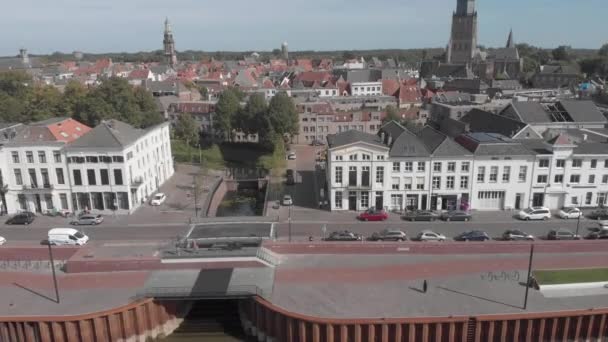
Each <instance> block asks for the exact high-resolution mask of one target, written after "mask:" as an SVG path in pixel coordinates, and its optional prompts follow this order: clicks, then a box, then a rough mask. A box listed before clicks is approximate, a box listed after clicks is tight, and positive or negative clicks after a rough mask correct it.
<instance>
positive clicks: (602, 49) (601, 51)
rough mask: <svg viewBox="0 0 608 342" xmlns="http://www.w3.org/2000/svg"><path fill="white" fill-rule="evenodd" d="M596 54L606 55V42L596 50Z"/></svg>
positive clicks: (607, 52) (607, 48) (607, 50)
mask: <svg viewBox="0 0 608 342" xmlns="http://www.w3.org/2000/svg"><path fill="white" fill-rule="evenodd" d="M598 54H599V55H600V56H602V57H608V43H607V44H604V45H602V47H601V48H600V50H599V51H598Z"/></svg>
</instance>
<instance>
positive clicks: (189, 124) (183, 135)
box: [175, 113, 199, 146]
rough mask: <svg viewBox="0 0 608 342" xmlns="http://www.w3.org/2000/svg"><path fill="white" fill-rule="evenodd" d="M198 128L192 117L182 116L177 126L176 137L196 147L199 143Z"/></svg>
mask: <svg viewBox="0 0 608 342" xmlns="http://www.w3.org/2000/svg"><path fill="white" fill-rule="evenodd" d="M197 126H198V125H197V124H196V122H195V121H194V118H192V115H190V114H189V113H183V114H180V116H179V118H178V119H177V123H176V124H175V136H176V137H177V138H179V139H181V140H183V141H185V142H186V143H188V144H189V145H192V146H195V145H196V144H198V142H199V139H198V129H197Z"/></svg>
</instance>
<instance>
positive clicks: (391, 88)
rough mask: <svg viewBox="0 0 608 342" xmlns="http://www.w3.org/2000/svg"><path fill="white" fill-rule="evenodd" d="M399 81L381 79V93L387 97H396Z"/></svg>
mask: <svg viewBox="0 0 608 342" xmlns="http://www.w3.org/2000/svg"><path fill="white" fill-rule="evenodd" d="M399 87H400V85H399V81H397V80H390V79H383V80H382V93H383V94H384V95H387V96H396V95H397V91H399Z"/></svg>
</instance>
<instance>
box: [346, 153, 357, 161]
mask: <svg viewBox="0 0 608 342" xmlns="http://www.w3.org/2000/svg"><path fill="white" fill-rule="evenodd" d="M348 160H357V155H356V154H351V155H350V156H348Z"/></svg>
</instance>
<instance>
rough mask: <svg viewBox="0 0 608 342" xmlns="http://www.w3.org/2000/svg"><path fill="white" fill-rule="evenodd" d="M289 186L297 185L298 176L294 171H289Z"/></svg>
mask: <svg viewBox="0 0 608 342" xmlns="http://www.w3.org/2000/svg"><path fill="white" fill-rule="evenodd" d="M286 175H287V185H294V184H295V183H296V175H295V172H294V171H293V170H292V169H287V174H286Z"/></svg>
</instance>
